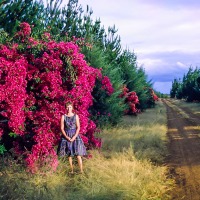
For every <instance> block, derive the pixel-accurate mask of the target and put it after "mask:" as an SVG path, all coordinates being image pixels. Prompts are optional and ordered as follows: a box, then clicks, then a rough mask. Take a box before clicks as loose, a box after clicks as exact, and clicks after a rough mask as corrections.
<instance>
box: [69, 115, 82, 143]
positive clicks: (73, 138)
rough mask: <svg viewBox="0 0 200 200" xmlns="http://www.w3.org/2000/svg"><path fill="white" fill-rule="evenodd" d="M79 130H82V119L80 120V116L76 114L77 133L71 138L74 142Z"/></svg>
mask: <svg viewBox="0 0 200 200" xmlns="http://www.w3.org/2000/svg"><path fill="white" fill-rule="evenodd" d="M79 131H80V120H79V116H78V115H76V133H75V135H74V136H73V137H72V139H71V140H70V141H71V142H73V141H74V140H75V139H76V137H77V135H78V134H79Z"/></svg>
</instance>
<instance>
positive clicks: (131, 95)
mask: <svg viewBox="0 0 200 200" xmlns="http://www.w3.org/2000/svg"><path fill="white" fill-rule="evenodd" d="M120 97H121V98H123V97H124V98H125V102H126V103H127V104H128V106H129V109H128V110H125V113H129V114H136V113H139V112H140V109H137V107H136V105H137V104H139V99H138V96H137V94H136V92H133V91H132V92H129V89H128V88H127V87H126V85H124V87H123V89H122V93H121V94H120Z"/></svg>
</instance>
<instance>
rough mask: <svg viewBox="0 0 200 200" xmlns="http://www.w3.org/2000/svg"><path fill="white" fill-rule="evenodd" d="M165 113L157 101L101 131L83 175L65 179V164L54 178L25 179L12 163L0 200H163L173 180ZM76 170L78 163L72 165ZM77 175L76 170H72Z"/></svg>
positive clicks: (0, 178) (4, 169)
mask: <svg viewBox="0 0 200 200" xmlns="http://www.w3.org/2000/svg"><path fill="white" fill-rule="evenodd" d="M166 131H167V130H166V111H165V108H164V106H163V104H162V103H161V102H159V103H158V105H157V106H156V108H155V109H150V110H147V111H146V112H144V113H142V114H139V115H138V116H137V117H134V116H126V117H124V120H123V121H122V123H121V124H119V125H118V126H117V127H116V128H109V129H104V130H103V132H102V134H100V135H99V137H101V138H102V140H103V147H102V149H101V150H93V151H91V154H92V158H91V159H84V160H83V163H84V172H85V173H84V174H78V173H77V174H74V175H69V164H68V162H67V159H62V160H60V164H59V167H58V170H57V171H56V172H55V173H47V174H35V175H32V174H29V173H27V172H26V170H25V169H24V168H23V167H22V166H21V165H20V164H17V163H16V162H14V161H13V160H11V159H8V160H5V159H4V165H3V163H2V165H1V173H0V199H6V200H18V199H19V200H23V199H27V200H29V199H31V200H34V199H42V200H43V199H44V200H47V199H48V200H51V199H52V200H57V199H58V200H72V199H76V200H113V199H115V200H147V199H149V200H150V199H152V200H159V199H160V200H165V199H170V197H169V196H168V195H167V192H168V190H170V189H171V188H172V186H173V184H174V183H173V181H172V180H170V179H167V178H166V170H167V169H166V167H165V166H163V165H162V162H163V159H164V156H165V155H166V154H167V151H166V148H165V142H166ZM2 161H3V160H2ZM76 167H77V163H76ZM75 171H76V172H78V171H79V170H78V167H77V168H76V169H75Z"/></svg>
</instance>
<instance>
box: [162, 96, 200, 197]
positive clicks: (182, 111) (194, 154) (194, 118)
mask: <svg viewBox="0 0 200 200" xmlns="http://www.w3.org/2000/svg"><path fill="white" fill-rule="evenodd" d="M163 102H164V104H165V105H166V107H167V118H168V133H167V134H168V138H169V143H168V149H169V156H168V157H167V160H166V163H167V165H168V166H169V176H171V177H173V178H174V179H175V181H176V188H174V190H173V191H172V193H171V194H170V195H171V197H172V199H173V200H200V115H199V113H197V114H194V113H193V112H192V111H191V110H190V109H189V108H184V107H181V106H180V105H178V104H177V103H176V102H177V101H175V100H171V99H168V100H167V99H166V100H163Z"/></svg>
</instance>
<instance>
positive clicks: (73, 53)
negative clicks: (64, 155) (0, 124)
mask: <svg viewBox="0 0 200 200" xmlns="http://www.w3.org/2000/svg"><path fill="white" fill-rule="evenodd" d="M20 28H21V29H20V31H19V32H17V33H16V34H15V38H14V41H15V43H14V42H13V44H12V45H11V46H10V47H9V46H5V45H1V46H0V117H1V118H4V119H7V120H8V124H7V125H6V126H5V125H4V128H3V129H0V136H2V135H3V134H8V133H7V131H6V130H9V131H10V132H13V133H14V134H16V135H17V137H16V140H15V141H14V143H13V148H14V150H15V151H16V152H15V153H16V154H17V153H22V152H25V151H27V150H28V153H27V155H26V157H25V159H26V163H27V165H28V169H29V170H30V171H32V172H35V171H37V170H38V169H40V167H43V166H46V165H47V166H50V167H52V168H53V169H56V167H57V164H58V161H57V155H56V152H55V149H54V147H55V146H56V145H57V144H58V141H59V139H60V118H61V115H62V114H64V113H65V103H66V102H67V101H71V102H73V103H74V107H75V111H76V113H77V114H78V115H79V117H80V122H81V124H80V126H81V130H80V134H81V137H82V139H83V141H84V143H85V144H86V146H88V147H90V146H95V147H100V146H101V141H99V140H98V139H97V138H95V137H94V133H95V131H96V125H95V123H94V122H93V121H92V120H90V119H89V118H90V114H89V112H88V109H89V107H90V106H92V104H93V101H92V94H91V93H92V90H93V88H94V86H95V81H96V79H99V80H102V88H103V89H104V90H106V91H107V93H108V94H111V93H112V92H113V89H112V85H111V83H110V81H109V78H108V77H102V74H101V71H100V70H98V69H95V68H92V67H90V66H88V65H87V63H86V61H85V60H84V55H83V54H80V53H79V47H78V45H77V44H75V43H74V42H55V41H54V40H52V39H51V35H50V34H49V33H45V34H44V35H43V37H42V39H41V40H36V39H34V38H32V37H30V35H31V27H30V25H29V24H27V23H22V24H21V25H20Z"/></svg>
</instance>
